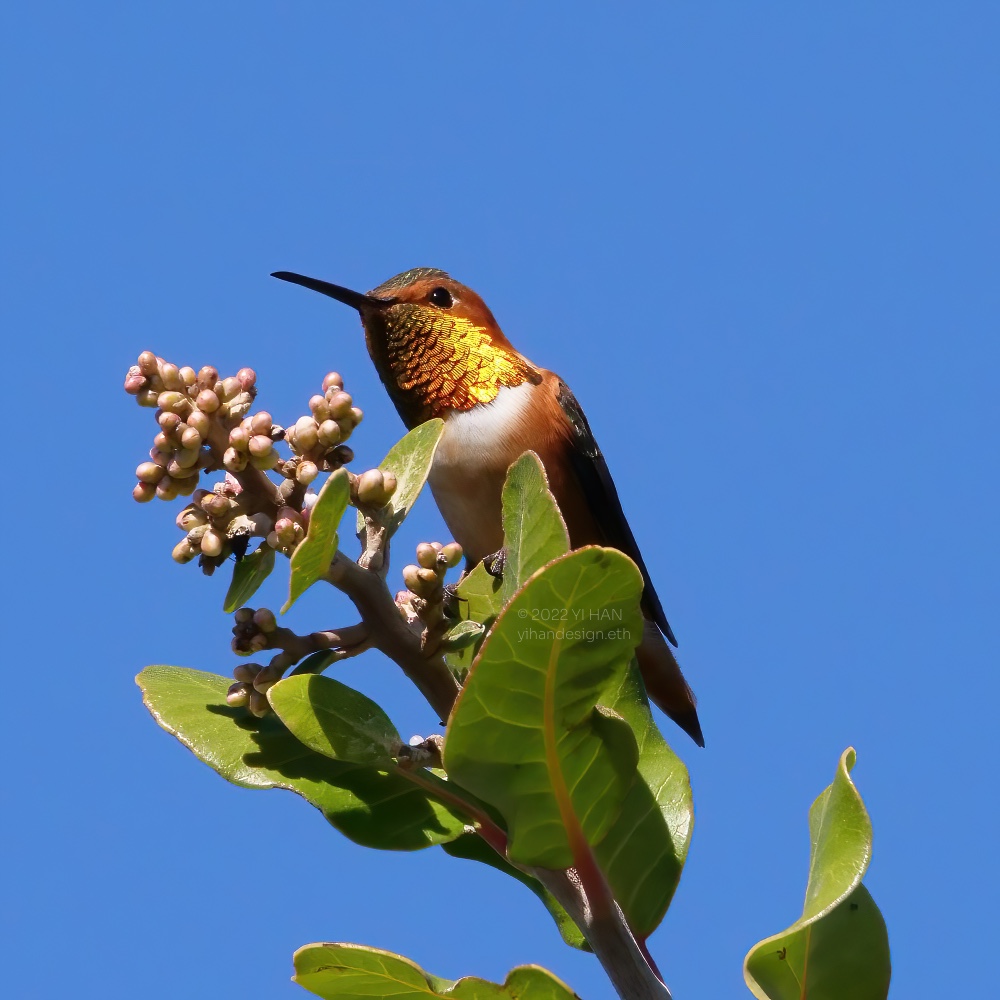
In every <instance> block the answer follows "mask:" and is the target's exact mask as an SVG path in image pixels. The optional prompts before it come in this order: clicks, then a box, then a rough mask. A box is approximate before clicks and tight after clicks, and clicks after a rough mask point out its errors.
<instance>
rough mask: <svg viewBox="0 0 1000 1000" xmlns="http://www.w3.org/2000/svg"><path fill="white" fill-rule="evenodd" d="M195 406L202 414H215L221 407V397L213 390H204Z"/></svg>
mask: <svg viewBox="0 0 1000 1000" xmlns="http://www.w3.org/2000/svg"><path fill="white" fill-rule="evenodd" d="M203 370H204V369H203ZM195 404H196V405H197V407H198V409H199V410H201V411H202V413H215V411H216V410H217V409H218V408H219V406H220V403H219V397H218V396H217V395H216V394H215V393H214V392H213V391H212V390H211V389H202V390H201V392H199V393H198V398H197V399H196V400H195Z"/></svg>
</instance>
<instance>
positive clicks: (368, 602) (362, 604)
mask: <svg viewBox="0 0 1000 1000" xmlns="http://www.w3.org/2000/svg"><path fill="white" fill-rule="evenodd" d="M326 579H327V581H328V582H329V583H332V584H333V586H335V587H336V588H337V589H338V590H342V591H343V592H344V593H345V594H347V596H348V597H349V598H350V599H351V601H352V602H353V603H354V606H355V607H356V608H357V609H358V613H359V614H360V615H361V619H362V621H363V622H364V623H365V624H366V625H367V626H368V630H369V636H370V639H371V644H372V645H373V646H374V647H375V648H376V649H378V650H380V651H381V652H383V653H385V655H386V656H388V657H389V659H391V660H393V661H395V663H396V664H397V665H398V666H399V668H400V669H401V670H402V671H403V673H404V674H406V676H407V677H409V679H410V680H411V681H413V683H414V684H415V685H416V686H417V688H418V689H419V690H420V693H421V694H422V695H423V696H424V697H425V698H426V699H427V701H428V702H429V703H430V706H431V708H433V709H434V711H435V712H437V713H438V718H439V719H440V720H441V722H442V724H444V723H445V722H446V721H447V719H448V716H449V714H450V713H451V709H452V706H453V705H454V704H455V699H456V698H457V697H458V692H459V685H458V681H457V680H456V679H455V676H454V674H452V672H451V670H449V669H448V664H447V663H445V660H444V657H443V656H425V655H424V653H423V652H422V651H421V649H420V637H419V636H418V635H416V634H415V633H414V632H413V631H412V630H411V629H410V628H409V626H408V625H407V624H406V622H405V621H403V618H402V616H401V615H400V613H399V609H398V608H397V607H396V602H395V601H394V600H393V598H392V594H391V593H389V588H388V587H387V586H386V584H385V581H384V580H383V579H382V578H381V577H380V576H379V575H378V574H377V573H374V572H372V571H370V570H367V569H363V568H362V567H361V566H359V565H358V564H357V563H356V562H354V560H353V559H350V558H349V557H348V556H346V555H344V553H343V552H338V553H337V554H336V556H335V557H334V559H333V562H332V563H331V565H330V569H329V570H328V571H327V574H326Z"/></svg>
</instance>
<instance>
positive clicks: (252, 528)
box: [173, 475, 273, 565]
mask: <svg viewBox="0 0 1000 1000" xmlns="http://www.w3.org/2000/svg"><path fill="white" fill-rule="evenodd" d="M241 492H242V491H241V487H240V484H239V483H238V482H237V481H236V479H234V478H233V477H232V476H229V475H227V476H226V478H225V479H224V480H223V481H222V482H220V483H216V484H215V486H214V487H213V488H212V489H211V490H195V492H194V496H193V497H192V498H191V503H189V504H188V505H187V506H186V507H185V508H184V509H183V510H182V511H181V512H180V513H179V514H178V515H177V527H178V528H180V529H181V531H183V532H184V533H185V534H184V538H183V539H182V540H181V541H179V542H178V543H177V544H176V545H175V546H174V551H173V557H174V559H175V560H176V561H177V562H179V563H186V562H190V561H191V560H192V559H194V558H195V557H196V556H201V557H202V564H203V565H205V564H206V563H209V564H210V565H218V564H219V563H220V562H221V561H222V560H224V559H226V558H227V557H228V556H229V555H230V554H231V553H232V552H233V550H234V549H235V550H236V553H237V555H240V554H242V552H243V551H245V549H246V543H247V542H248V541H249V540H250V538H251V537H252V536H253V535H261V536H263V535H266V534H267V533H268V531H270V530H271V526H272V523H273V522H272V521H271V518H270V517H268V515H267V514H262V513H257V514H252V515H249V516H248V515H247V514H246V513H245V512H244V509H243V506H242V503H241V498H240V493H241ZM241 542H242V543H243V544H242V548H241V547H240V545H241Z"/></svg>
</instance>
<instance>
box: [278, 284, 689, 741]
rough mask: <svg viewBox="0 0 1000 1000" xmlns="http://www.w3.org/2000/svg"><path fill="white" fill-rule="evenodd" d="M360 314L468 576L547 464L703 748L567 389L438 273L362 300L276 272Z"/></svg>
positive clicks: (579, 540)
mask: <svg viewBox="0 0 1000 1000" xmlns="http://www.w3.org/2000/svg"><path fill="white" fill-rule="evenodd" d="M273 276H274V277H275V278H281V279H282V280H284V281H291V282H294V283H295V284H297V285H303V286H305V287H306V288H311V289H313V291H317V292H322V293H323V294H324V295H328V296H330V298H333V299H336V300H337V301H338V302H343V303H345V304H346V305H349V306H351V307H352V308H354V309H356V310H357V311H358V312H359V313H360V314H361V322H362V324H363V325H364V330H365V340H366V342H367V345H368V353H369V354H370V355H371V358H372V361H373V362H374V363H375V368H376V369H377V371H378V374H379V378H381V380H382V384H383V385H384V386H385V387H386V390H387V391H388V393H389V397H390V399H392V402H393V403H394V404H395V407H396V409H397V411H398V412H399V415H400V417H402V419H403V423H405V424H406V426H407V428H412V427H415V426H417V425H418V424H421V423H423V422H424V421H425V420H430V419H431V418H433V417H441V418H442V419H443V420H444V431H443V432H442V435H441V440H440V442H439V444H438V448H437V452H436V454H435V456H434V462H433V465H432V467H431V472H430V476H429V478H428V481H429V483H430V487H431V491H432V492H433V494H434V499H435V500H436V501H437V505H438V507H439V508H440V510H441V514H442V516H443V517H444V520H445V523H446V524H447V525H448V530H449V531H451V533H452V535H453V536H454V538H455V541H457V542H458V543H459V544H460V545H461V546H462V548H463V550H464V552H465V556H466V559H467V560H468V565H469V566H474V565H475V564H476V563H477V562H479V561H480V560H482V559H484V558H486V557H488V556H490V555H492V554H493V553H496V552H498V551H499V550H500V549H501V548H502V547H503V528H502V524H501V513H500V495H501V491H502V488H503V484H504V479H505V478H506V475H507V469H508V468H509V467H510V465H511V463H513V462H515V461H516V460H517V459H518V458H519V457H520V456H521V455H522V454H524V452H526V451H529V450H530V451H534V452H535V453H536V454H537V455H538V457H539V458H540V459H541V460H542V463H543V465H544V466H545V471H546V474H547V476H548V480H549V487H550V489H551V490H552V493H553V495H554V496H555V498H556V501H557V503H558V504H559V509H560V510H561V511H562V515H563V517H564V519H565V521H566V527H567V528H568V530H569V537H570V542H571V544H572V545H573V547H574V548H579V547H581V546H584V545H591V544H595V545H606V546H611V547H613V548H616V549H619V550H620V551H622V552H624V553H625V554H626V555H627V556H629V557H630V558H631V559H632V560H633V561H634V562H635V564H636V565H637V566H638V567H639V569H640V571H641V572H642V579H643V582H644V590H643V595H642V610H643V615H644V616H645V627H644V631H643V639H642V643H641V644H640V646H639V648H638V649H637V650H636V657H637V659H638V662H639V668H640V670H641V672H642V677H643V681H644V682H645V685H646V691H647V693H648V695H649V697H650V700H651V701H653V702H654V703H655V704H656V705H658V706H659V707H660V708H661V709H662V710H663V711H664V712H665V713H666V714H667V715H669V716H670V718H671V719H673V720H674V722H676V723H677V724H678V725H679V726H680V727H681V729H683V730H684V731H685V732H686V733H688V734H689V735H690V736H691V738H692V739H693V740H694V741H695V742H696V743H697V744H698V745H699V746H704V745H705V743H704V738H703V737H702V733H701V725H700V724H699V722H698V713H697V711H696V709H695V699H694V695H693V694H692V692H691V688H690V687H689V686H688V684H687V682H686V681H685V680H684V676H683V674H681V670H680V667H679V666H678V665H677V660H676V659H675V658H674V655H673V652H672V651H671V649H670V646H669V645H668V644H667V640H669V641H670V643H672V644H673V645H676V644H677V643H676V640H675V639H674V636H673V633H672V632H671V630H670V626H669V625H668V624H667V619H666V616H665V615H664V613H663V607H662V605H661V604H660V599H659V598H658V597H657V596H656V591H655V590H654V589H653V584H652V581H651V580H650V578H649V572H648V571H647V569H646V565H645V563H644V562H643V559H642V555H641V553H640V552H639V547H638V546H637V545H636V542H635V538H634V537H633V535H632V531H631V529H630V528H629V525H628V521H626V519H625V514H624V512H623V511H622V505H621V501H620V500H619V499H618V491H617V490H616V489H615V484H614V481H613V480H612V479H611V474H610V472H609V471H608V467H607V464H606V463H605V461H604V457H603V455H602V454H601V451H600V449H599V448H598V447H597V442H596V441H595V440H594V435H593V434H592V433H591V430H590V426H589V425H588V423H587V418H586V417H585V416H584V415H583V410H582V409H581V408H580V404H579V403H578V402H577V401H576V398H575V397H574V396H573V393H572V392H570V390H569V387H568V386H567V385H566V383H565V382H563V380H562V379H561V378H560V377H559V376H558V375H556V374H555V373H554V372H550V371H546V370H545V369H544V368H539V367H538V366H537V365H535V364H533V363H532V362H531V361H529V360H528V359H527V358H526V357H525V356H524V355H523V354H520V353H518V351H516V350H515V349H514V347H513V345H512V344H511V342H510V341H509V340H508V339H507V338H506V337H505V336H504V334H503V332H502V331H501V329H500V327H499V325H498V324H497V321H496V320H495V319H494V318H493V314H492V313H491V312H490V310H489V309H488V308H487V307H486V303H484V302H483V300H482V299H481V298H480V297H479V296H478V295H477V294H476V293H475V292H474V291H472V289H471V288H466V286H465V285H462V284H460V283H459V282H457V281H455V280H454V279H453V278H451V277H449V276H448V274H446V273H445V272H444V271H439V270H437V269H436V268H430V267H418V268H414V269H413V270H411V271H404V272H403V273H402V274H398V275H396V277H394V278H390V279H389V280H388V281H386V282H384V283H383V284H381V285H379V286H378V287H377V288H375V289H373V290H372V291H370V292H368V293H366V294H364V293H361V292H354V291H351V290H350V289H349V288H343V287H341V286H340V285H332V284H330V283H329V282H326V281H319V280H317V279H315V278H307V277H305V276H303V275H301V274H294V273H292V272H290V271H276V272H275V273H274V275H273Z"/></svg>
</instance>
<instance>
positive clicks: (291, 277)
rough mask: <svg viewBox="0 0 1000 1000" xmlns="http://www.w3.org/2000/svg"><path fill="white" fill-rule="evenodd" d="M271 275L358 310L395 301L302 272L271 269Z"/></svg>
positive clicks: (378, 306) (381, 306)
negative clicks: (309, 276)
mask: <svg viewBox="0 0 1000 1000" xmlns="http://www.w3.org/2000/svg"><path fill="white" fill-rule="evenodd" d="M271 277H272V278H280V279H281V280H282V281H290V282H292V284H293V285H301V286H302V287H303V288H311V289H312V290H313V291H314V292H320V293H321V294H323V295H328V296H329V297H330V298H331V299H336V300H337V301H338V302H343V303H344V305H347V306H350V307H351V308H352V309H357V310H358V312H363V311H365V310H366V309H381V308H383V307H384V306H388V305H391V304H392V303H393V302H395V301H396V300H395V299H378V298H376V297H375V296H374V295H365V294H364V293H362V292H354V291H351V289H350V288H344V287H343V286H342V285H332V284H330V282H329V281H320V280H319V278H307V277H306V276H305V275H304V274H296V273H295V272H294V271H273V272H272V273H271Z"/></svg>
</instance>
